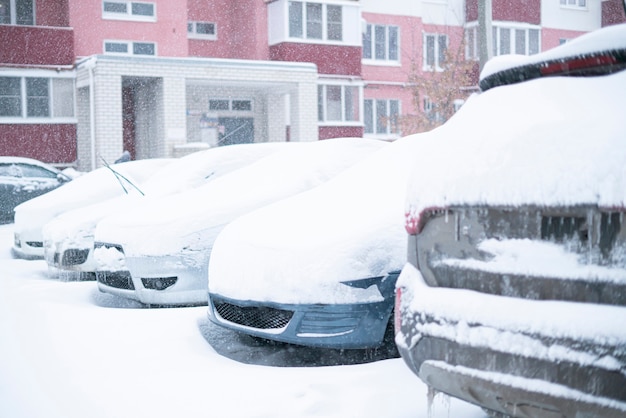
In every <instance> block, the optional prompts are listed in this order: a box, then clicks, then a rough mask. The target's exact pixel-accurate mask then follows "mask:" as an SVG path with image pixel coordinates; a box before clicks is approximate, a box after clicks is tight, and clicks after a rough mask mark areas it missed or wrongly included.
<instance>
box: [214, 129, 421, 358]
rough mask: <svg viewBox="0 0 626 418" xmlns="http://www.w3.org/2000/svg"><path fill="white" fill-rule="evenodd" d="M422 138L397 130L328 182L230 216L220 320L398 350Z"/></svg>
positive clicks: (288, 337)
mask: <svg viewBox="0 0 626 418" xmlns="http://www.w3.org/2000/svg"><path fill="white" fill-rule="evenodd" d="M420 141H421V139H420V137H419V136H413V137H405V138H402V139H399V140H396V141H395V142H393V143H391V144H390V145H388V146H387V147H385V148H384V149H382V150H380V151H377V152H376V153H375V154H373V155H371V156H370V157H369V158H367V159H365V160H363V161H361V162H359V163H358V164H356V165H354V166H352V167H350V168H349V169H348V170H346V171H345V172H343V173H341V174H340V175H338V176H337V177H336V178H334V179H332V180H331V181H329V182H328V183H325V184H323V185H321V186H319V187H317V188H316V189H313V190H311V191H309V192H307V193H303V194H301V195H298V196H294V197H292V198H290V199H286V200H284V201H281V202H277V203H276V204H273V205H271V206H268V207H265V208H262V209H259V210H257V211H254V212H251V213H249V214H247V215H245V216H242V217H240V218H238V219H237V220H235V221H233V222H232V223H231V224H229V225H228V226H227V227H226V228H225V229H224V231H222V233H221V234H220V235H219V236H218V238H217V240H216V242H215V245H214V247H213V252H212V254H211V261H210V263H209V272H208V277H209V309H208V316H209V318H210V320H211V321H213V322H214V323H216V324H218V325H220V326H222V327H225V328H228V329H231V330H235V331H238V332H240V333H243V334H248V335H252V336H255V337H259V338H262V339H266V340H274V341H281V342H286V343H291V344H298V345H303V346H313V347H324V348H333V349H367V350H377V351H378V352H380V354H382V355H391V356H393V355H397V352H396V350H395V345H394V343H393V329H392V326H393V322H392V321H390V319H391V318H392V309H393V303H394V289H395V281H396V278H397V275H398V273H399V271H400V269H401V268H402V266H403V264H404V262H405V260H406V236H405V232H404V229H403V219H404V197H405V190H406V186H405V184H406V180H407V178H408V175H409V173H410V169H411V163H412V159H411V156H412V155H413V154H414V153H415V152H417V151H418V150H419V148H420ZM242 260H245V262H242Z"/></svg>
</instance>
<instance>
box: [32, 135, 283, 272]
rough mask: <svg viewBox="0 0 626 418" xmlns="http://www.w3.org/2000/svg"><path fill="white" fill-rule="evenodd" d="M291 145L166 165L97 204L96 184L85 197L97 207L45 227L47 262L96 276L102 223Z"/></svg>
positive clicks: (207, 154)
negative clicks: (96, 251)
mask: <svg viewBox="0 0 626 418" xmlns="http://www.w3.org/2000/svg"><path fill="white" fill-rule="evenodd" d="M290 146H291V144H286V143H280V142H267V143H256V144H241V145H229V146H222V147H217V148H210V149H208V150H204V151H198V152H195V153H193V154H190V155H187V156H184V157H181V158H179V159H175V160H172V161H171V163H170V164H168V165H167V166H163V167H162V168H161V169H160V170H158V171H156V172H155V171H153V172H151V174H153V175H151V176H150V177H149V178H148V179H147V180H146V181H144V182H142V183H141V185H140V187H139V188H138V189H135V188H133V187H128V186H127V188H128V191H129V193H128V194H125V195H119V196H117V197H114V198H111V199H107V200H99V199H93V197H92V196H93V194H94V193H96V192H97V191H98V189H97V187H96V186H95V185H94V186H93V187H92V188H93V189H95V190H93V191H91V190H90V191H87V192H86V193H87V196H86V198H92V201H93V202H96V203H93V204H91V205H88V204H86V203H85V202H84V203H83V204H82V205H81V206H82V207H80V208H77V209H74V210H71V211H66V212H65V213H63V214H61V215H59V216H57V217H56V218H54V219H52V220H51V221H49V222H48V223H46V224H45V226H44V227H43V232H42V234H43V241H44V244H43V245H44V255H45V259H46V262H47V263H48V265H49V266H50V267H53V268H55V269H60V270H62V271H68V272H77V273H81V274H82V273H86V276H92V275H93V272H94V271H95V265H94V264H93V243H94V240H93V235H94V230H95V228H96V224H97V223H98V222H99V221H100V220H101V219H102V218H104V217H106V216H108V215H111V214H113V213H117V212H120V211H122V212H124V211H128V210H130V208H131V207H133V206H135V205H138V204H140V202H142V201H144V200H147V199H149V198H154V197H157V196H167V195H171V194H175V193H179V192H182V191H185V190H188V189H192V188H195V187H199V186H201V185H203V184H207V183H209V182H211V181H213V180H215V179H217V178H219V177H220V176H222V175H225V174H227V173H229V172H231V171H233V170H236V169H238V168H241V167H243V166H245V165H247V164H251V163H253V162H255V161H257V160H259V159H261V158H263V157H265V156H267V155H270V154H272V153H274V152H277V151H279V150H281V149H283V148H285V147H290ZM141 163H142V162H141V161H136V162H129V163H123V164H121V165H119V166H120V167H123V166H125V165H126V164H137V165H139V164H141ZM144 164H145V163H144ZM85 200H86V199H85Z"/></svg>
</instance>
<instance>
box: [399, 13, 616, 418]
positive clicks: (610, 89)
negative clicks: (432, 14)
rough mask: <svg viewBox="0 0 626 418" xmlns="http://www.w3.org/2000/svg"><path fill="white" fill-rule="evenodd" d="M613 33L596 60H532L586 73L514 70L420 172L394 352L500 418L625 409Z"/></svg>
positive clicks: (412, 194) (435, 383) (436, 383)
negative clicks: (495, 116)
mask: <svg viewBox="0 0 626 418" xmlns="http://www.w3.org/2000/svg"><path fill="white" fill-rule="evenodd" d="M607 30H608V31H607ZM602 31H604V32H603V33H598V34H592V36H591V38H588V39H591V40H593V44H592V45H593V47H594V48H598V51H597V53H595V52H593V51H586V52H585V54H586V55H578V56H562V57H560V58H559V55H558V52H559V51H557V50H556V49H555V50H554V51H553V52H551V55H550V57H551V60H550V61H545V62H541V61H540V60H539V58H541V57H538V58H537V59H536V61H535V63H534V64H533V65H535V66H536V67H537V68H544V67H551V68H553V66H552V64H550V62H552V63H558V65H559V66H560V68H563V69H567V68H571V67H572V66H574V65H575V66H577V68H578V70H577V71H576V73H575V74H572V73H571V72H569V71H565V70H564V71H563V72H562V73H561V74H556V73H550V74H546V75H550V76H551V77H549V78H545V77H543V76H538V77H530V78H528V79H526V78H524V77H520V78H515V77H510V76H511V75H512V74H514V73H515V71H516V68H509V69H507V70H506V71H507V74H506V77H505V76H504V75H502V74H501V77H500V78H499V80H500V81H502V80H504V81H503V82H502V83H500V82H498V83H495V84H494V85H493V86H490V88H489V89H488V90H489V91H486V92H483V93H481V94H480V96H481V97H479V98H478V99H477V100H475V101H474V103H471V102H470V103H468V104H466V105H465V106H468V108H466V109H462V110H461V112H463V111H464V110H465V111H467V112H471V111H475V115H474V118H473V119H471V121H472V123H471V124H468V125H467V127H466V129H465V137H464V138H463V142H462V141H460V140H459V141H457V142H454V141H452V140H450V141H449V142H448V143H447V146H448V147H447V148H446V149H447V150H448V152H447V153H445V154H442V155H439V156H437V155H431V158H432V159H433V160H434V162H433V163H432V165H433V166H438V167H439V168H440V173H439V178H436V179H433V178H424V176H423V175H422V176H421V177H420V174H423V171H425V170H426V169H427V167H423V168H422V170H421V171H420V170H419V169H418V171H417V172H416V174H415V176H414V181H413V183H412V185H411V186H410V188H409V192H408V194H409V197H408V199H407V219H406V221H407V223H406V227H407V231H408V232H409V239H408V263H407V265H406V266H405V267H404V269H403V271H402V273H401V275H400V277H399V279H398V284H397V289H396V318H395V320H396V323H395V326H396V332H397V334H396V343H397V345H398V349H399V351H400V354H401V355H402V357H403V358H404V360H405V362H406V363H407V365H408V366H409V367H410V368H411V370H412V371H413V372H414V373H415V374H417V375H418V376H419V377H420V378H421V379H422V380H423V381H424V382H426V383H427V384H428V385H429V386H430V387H431V388H433V389H435V390H438V391H442V392H445V393H448V394H450V395H452V396H455V397H458V398H461V399H464V400H466V401H469V402H472V403H474V404H477V405H479V406H482V407H483V408H485V409H486V410H488V411H489V412H490V413H492V414H494V415H496V416H503V415H504V416H515V417H624V416H626V219H625V216H624V214H625V213H626V183H624V178H625V176H626V168H625V167H626V128H624V125H623V120H622V119H621V118H620V112H621V110H620V109H621V107H620V106H619V105H618V102H617V101H616V97H617V96H615V94H616V92H618V91H619V92H621V91H626V71H623V62H624V56H625V52H626V45H624V44H626V42H625V41H622V42H621V45H617V44H620V42H619V40H620V39H621V40H626V26H624V25H621V27H613V28H607V29H603V30H602ZM602 31H601V32H602ZM603 34H607V35H608V36H606V37H605V38H604V39H605V40H607V41H609V42H607V43H606V45H607V47H606V48H602V47H603V45H604V43H603V42H602V40H603V38H602V36H603ZM585 41H586V39H583V38H581V41H580V42H579V43H577V44H574V45H570V46H568V48H569V49H566V50H565V51H575V50H581V51H583V50H585V48H586V47H587V45H586V44H584V42H585ZM616 46H617V49H616ZM581 57H583V58H581ZM589 57H592V58H589ZM611 62H614V64H613V65H612V64H610V63H611ZM595 64H598V65H595ZM554 65H556V64H554ZM585 65H589V66H590V68H591V67H593V68H592V69H591V70H590V71H589V73H586V72H585V71H584V66H585ZM519 68H521V71H522V72H524V71H527V70H528V68H529V67H528V66H523V67H519ZM602 68H604V70H602ZM552 76H554V77H552ZM572 76H576V77H572ZM579 76H589V77H579ZM495 78H497V77H495ZM495 78H492V80H493V79H495ZM507 79H509V80H510V82H508V83H507V82H506V80H507ZM520 79H521V80H522V81H521V82H520V81H519V80H520ZM528 80H534V81H528ZM491 87H493V88H491ZM569 92H572V93H574V94H573V95H571V96H570V95H569ZM620 95H621V93H620ZM520 102H523V103H533V105H534V107H526V108H525V109H526V110H525V111H523V112H522V111H521V110H524V108H523V106H521V105H520ZM477 106H480V108H476V107H477ZM589 106H594V109H593V110H590V108H589ZM582 108H585V109H586V110H585V112H586V113H585V114H586V117H581V114H580V113H579V110H580V109H582ZM494 109H498V111H500V113H499V120H498V121H497V122H494V121H493V120H491V121H490V120H489V115H490V114H492V113H491V112H493V111H494ZM481 115H484V116H481ZM465 120H467V119H465ZM458 125H459V124H458V123H457V127H456V129H457V131H458V132H461V131H463V130H462V129H460V128H459V126H458ZM452 131H454V129H453V130H452ZM443 132H444V133H445V132H448V133H449V132H450V130H445V129H444V131H443ZM490 137H492V138H491V139H492V141H489V140H487V139H486V138H490ZM441 140H442V141H444V142H443V143H444V144H446V141H448V140H447V139H444V138H441ZM459 149H461V150H465V151H467V152H466V153H464V155H463V156H464V159H463V158H460V159H458V164H456V165H455V166H453V163H449V162H447V160H450V159H451V158H452V156H451V154H450V151H451V150H453V151H455V152H458V153H459V154H461V153H462V152H461V151H456V150H459ZM472 152H473V154H471V153H472Z"/></svg>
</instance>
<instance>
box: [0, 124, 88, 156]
mask: <svg viewBox="0 0 626 418" xmlns="http://www.w3.org/2000/svg"><path fill="white" fill-rule="evenodd" d="M0 155H13V156H18V157H28V158H35V159H37V160H41V161H44V162H47V163H60V164H72V163H74V162H75V161H76V158H77V154H76V125H74V124H51V125H42V124H0Z"/></svg>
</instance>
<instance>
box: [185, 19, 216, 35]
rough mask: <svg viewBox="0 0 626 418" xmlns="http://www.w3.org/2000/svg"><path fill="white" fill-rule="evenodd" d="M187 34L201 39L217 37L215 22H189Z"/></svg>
mask: <svg viewBox="0 0 626 418" xmlns="http://www.w3.org/2000/svg"><path fill="white" fill-rule="evenodd" d="M187 36H188V37H189V38H199V39H217V30H216V26H215V23H212V22H187Z"/></svg>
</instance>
